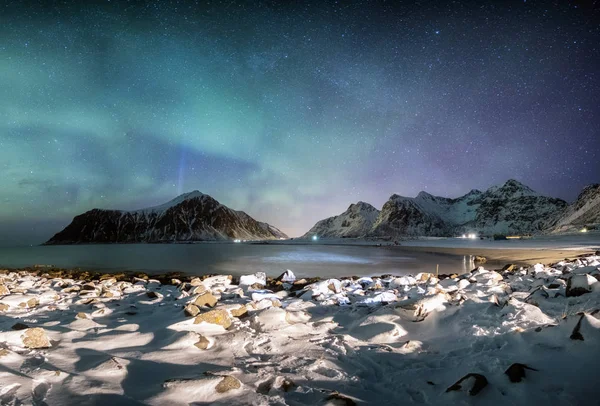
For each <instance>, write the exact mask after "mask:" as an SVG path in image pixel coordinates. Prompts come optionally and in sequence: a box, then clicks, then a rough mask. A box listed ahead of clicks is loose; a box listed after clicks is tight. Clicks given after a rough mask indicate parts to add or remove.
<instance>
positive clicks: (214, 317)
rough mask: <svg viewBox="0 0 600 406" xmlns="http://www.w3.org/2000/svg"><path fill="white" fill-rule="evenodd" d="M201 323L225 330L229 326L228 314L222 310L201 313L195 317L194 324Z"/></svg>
mask: <svg viewBox="0 0 600 406" xmlns="http://www.w3.org/2000/svg"><path fill="white" fill-rule="evenodd" d="M202 322H205V323H210V324H216V325H219V326H222V327H223V328H226V329H227V328H229V327H230V326H231V318H230V317H229V313H227V311H226V310H223V309H216V310H210V311H208V312H206V313H201V314H199V315H198V316H196V319H195V320H194V324H199V323H202Z"/></svg>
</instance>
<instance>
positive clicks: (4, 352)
mask: <svg viewBox="0 0 600 406" xmlns="http://www.w3.org/2000/svg"><path fill="white" fill-rule="evenodd" d="M8 354H10V351H8V350H7V349H6V348H0V358H1V357H4V356H5V355H8Z"/></svg>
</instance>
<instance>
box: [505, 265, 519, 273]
mask: <svg viewBox="0 0 600 406" xmlns="http://www.w3.org/2000/svg"><path fill="white" fill-rule="evenodd" d="M517 269H518V267H517V266H516V265H515V264H507V265H504V267H503V268H502V271H503V272H514V271H516V270H517Z"/></svg>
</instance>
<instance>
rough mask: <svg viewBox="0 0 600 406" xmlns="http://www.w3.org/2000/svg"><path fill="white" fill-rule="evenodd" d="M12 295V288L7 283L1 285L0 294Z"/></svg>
mask: <svg viewBox="0 0 600 406" xmlns="http://www.w3.org/2000/svg"><path fill="white" fill-rule="evenodd" d="M5 295H10V290H9V289H8V288H7V287H6V286H5V285H0V296H5Z"/></svg>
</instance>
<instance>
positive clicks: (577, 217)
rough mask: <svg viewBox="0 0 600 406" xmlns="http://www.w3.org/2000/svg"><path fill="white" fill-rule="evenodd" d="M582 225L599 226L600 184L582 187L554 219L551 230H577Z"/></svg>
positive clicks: (582, 226) (556, 231)
mask: <svg viewBox="0 0 600 406" xmlns="http://www.w3.org/2000/svg"><path fill="white" fill-rule="evenodd" d="M584 227H595V228H600V184H594V185H590V186H587V187H586V188H584V189H583V191H582V192H581V193H580V194H579V197H578V198H577V200H576V201H575V202H574V203H572V204H570V205H569V206H568V207H567V208H566V210H565V211H564V213H562V215H561V216H560V217H559V218H558V219H557V220H556V222H555V224H554V227H553V228H552V232H555V233H560V232H570V231H578V230H581V229H582V228H584Z"/></svg>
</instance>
